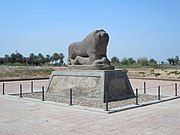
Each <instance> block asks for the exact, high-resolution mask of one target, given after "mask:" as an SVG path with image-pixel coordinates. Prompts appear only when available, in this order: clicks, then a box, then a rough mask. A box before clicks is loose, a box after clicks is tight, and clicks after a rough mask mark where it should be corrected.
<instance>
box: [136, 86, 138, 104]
mask: <svg viewBox="0 0 180 135" xmlns="http://www.w3.org/2000/svg"><path fill="white" fill-rule="evenodd" d="M136 105H138V89H136Z"/></svg>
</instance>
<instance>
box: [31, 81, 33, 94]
mask: <svg viewBox="0 0 180 135" xmlns="http://www.w3.org/2000/svg"><path fill="white" fill-rule="evenodd" d="M33 90H34V84H33V81H31V93H33Z"/></svg>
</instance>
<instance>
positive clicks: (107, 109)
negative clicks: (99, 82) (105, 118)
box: [105, 89, 109, 111]
mask: <svg viewBox="0 0 180 135" xmlns="http://www.w3.org/2000/svg"><path fill="white" fill-rule="evenodd" d="M105 99H106V109H105V111H109V107H108V89H106V97H105Z"/></svg>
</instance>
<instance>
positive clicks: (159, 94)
mask: <svg viewBox="0 0 180 135" xmlns="http://www.w3.org/2000/svg"><path fill="white" fill-rule="evenodd" d="M158 100H161V87H160V86H158Z"/></svg>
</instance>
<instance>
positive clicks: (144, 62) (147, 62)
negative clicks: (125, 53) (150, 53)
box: [111, 56, 180, 67]
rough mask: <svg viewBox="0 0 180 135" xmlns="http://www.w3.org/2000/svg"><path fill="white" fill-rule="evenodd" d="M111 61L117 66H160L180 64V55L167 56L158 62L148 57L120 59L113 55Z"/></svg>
mask: <svg viewBox="0 0 180 135" xmlns="http://www.w3.org/2000/svg"><path fill="white" fill-rule="evenodd" d="M111 63H112V64H113V65H114V66H116V67H121V66H129V67H142V66H146V67H158V66H165V65H167V66H177V65H179V66H180V59H179V56H175V57H173V58H167V59H166V61H165V62H164V61H162V62H160V63H158V62H157V61H156V60H155V59H147V58H146V57H142V58H138V59H137V60H135V59H133V58H125V57H124V58H123V59H121V60H120V59H119V58H118V57H115V56H114V57H112V58H111Z"/></svg>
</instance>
